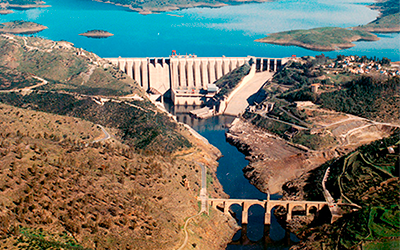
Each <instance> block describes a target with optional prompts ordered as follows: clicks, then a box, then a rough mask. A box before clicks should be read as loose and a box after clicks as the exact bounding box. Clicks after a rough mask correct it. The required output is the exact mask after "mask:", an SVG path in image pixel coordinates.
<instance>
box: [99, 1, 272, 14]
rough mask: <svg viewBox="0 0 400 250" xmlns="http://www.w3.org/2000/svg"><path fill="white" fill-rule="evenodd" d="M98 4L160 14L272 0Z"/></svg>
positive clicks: (114, 2)
mask: <svg viewBox="0 0 400 250" xmlns="http://www.w3.org/2000/svg"><path fill="white" fill-rule="evenodd" d="M95 1H97V2H103V3H111V4H115V5H118V6H122V7H126V8H129V9H130V10H132V11H136V12H139V13H140V14H152V13H160V12H168V11H175V10H181V9H188V8H196V7H209V8H218V7H223V6H227V5H237V4H243V3H262V2H269V1H271V0H228V1H224V0H216V1H213V0H160V1H153V0H95Z"/></svg>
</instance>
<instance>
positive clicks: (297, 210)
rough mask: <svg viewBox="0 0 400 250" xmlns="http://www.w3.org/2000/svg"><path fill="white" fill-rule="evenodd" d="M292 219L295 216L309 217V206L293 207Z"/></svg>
mask: <svg viewBox="0 0 400 250" xmlns="http://www.w3.org/2000/svg"><path fill="white" fill-rule="evenodd" d="M291 215H292V218H293V216H306V215H307V205H306V204H304V205H296V206H293V207H292V212H291Z"/></svg>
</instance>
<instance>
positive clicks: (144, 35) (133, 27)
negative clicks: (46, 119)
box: [0, 0, 400, 61]
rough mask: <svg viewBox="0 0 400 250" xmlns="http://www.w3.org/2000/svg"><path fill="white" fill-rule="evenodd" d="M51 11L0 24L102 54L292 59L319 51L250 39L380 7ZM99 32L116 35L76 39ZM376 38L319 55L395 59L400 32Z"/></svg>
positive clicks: (352, 20) (86, 4)
mask: <svg viewBox="0 0 400 250" xmlns="http://www.w3.org/2000/svg"><path fill="white" fill-rule="evenodd" d="M46 3H47V4H49V5H51V6H52V7H50V8H42V9H31V10H25V11H15V13H13V14H9V15H1V16H0V22H5V21H11V20H25V21H33V22H37V23H40V24H42V25H45V26H47V27H48V28H49V29H47V30H44V31H42V32H40V33H38V34H37V35H38V36H41V37H45V38H49V39H52V40H66V41H70V42H72V43H74V44H75V46H76V47H81V48H84V49H86V50H88V51H92V52H94V53H96V54H98V55H99V56H101V57H118V56H121V57H168V55H170V53H171V51H172V50H176V51H177V53H178V54H179V53H180V54H181V55H185V54H196V55H198V56H201V57H221V56H223V55H225V56H227V57H246V56H248V55H251V56H256V57H277V58H282V57H290V56H292V55H296V56H305V55H317V54H321V52H315V51H310V50H307V49H303V48H299V47H294V46H279V45H272V44H263V43H256V42H254V40H255V39H259V38H262V37H265V36H266V35H267V34H268V33H273V32H278V31H287V30H292V29H308V28H316V27H323V26H336V27H342V28H345V27H353V26H357V25H361V24H366V23H368V22H370V21H372V20H374V19H375V18H376V17H377V16H378V14H379V13H378V12H377V11H375V10H371V9H369V8H368V7H366V5H367V4H371V3H373V0H363V1H361V0H341V1H327V0H310V1H307V0H278V1H273V2H265V3H252V4H245V5H236V6H227V7H223V8H192V9H186V10H181V11H174V12H169V13H161V14H152V15H141V14H138V13H135V12H129V11H126V9H124V8H122V7H118V6H113V5H110V4H104V3H99V2H95V1H92V0H63V1H58V0H46ZM93 29H101V30H106V31H108V32H111V33H112V34H114V36H113V37H109V38H107V39H93V38H87V37H82V36H79V34H80V33H83V32H86V31H88V30H93ZM379 37H380V38H381V40H379V41H377V42H356V46H355V47H353V48H351V49H348V50H339V51H334V52H326V53H325V52H324V54H325V55H328V56H331V57H336V55H338V54H347V55H359V56H361V55H366V56H368V57H373V56H377V57H380V58H381V57H388V58H390V59H391V60H393V61H399V60H400V57H399V46H398V44H399V39H400V37H399V34H398V33H397V34H384V35H379Z"/></svg>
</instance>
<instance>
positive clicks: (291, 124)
mask: <svg viewBox="0 0 400 250" xmlns="http://www.w3.org/2000/svg"><path fill="white" fill-rule="evenodd" d="M262 116H264V117H265V118H267V119H270V120H274V121H277V122H280V123H284V124H287V125H290V126H292V127H294V128H297V129H299V130H307V129H308V128H306V127H303V126H300V125H297V124H294V123H290V122H285V121H282V120H278V119H275V118H272V117H269V116H267V115H266V114H262Z"/></svg>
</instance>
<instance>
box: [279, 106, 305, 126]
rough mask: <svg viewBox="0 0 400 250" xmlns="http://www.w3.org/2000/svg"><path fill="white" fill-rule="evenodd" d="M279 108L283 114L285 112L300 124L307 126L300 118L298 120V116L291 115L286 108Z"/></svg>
mask: <svg viewBox="0 0 400 250" xmlns="http://www.w3.org/2000/svg"><path fill="white" fill-rule="evenodd" d="M279 109H280V110H281V111H283V112H284V113H285V114H287V115H288V116H289V117H291V118H293V119H295V120H296V121H298V122H299V123H300V124H302V125H303V126H307V125H306V123H305V122H304V121H302V120H300V119H299V118H298V117H296V116H294V115H292V114H291V113H290V112H288V111H287V110H286V109H284V108H283V107H279Z"/></svg>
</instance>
